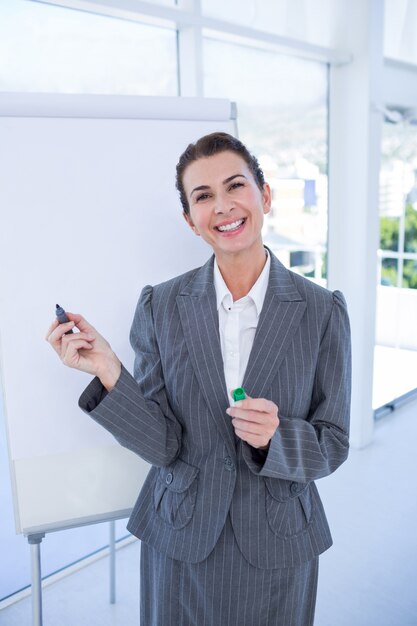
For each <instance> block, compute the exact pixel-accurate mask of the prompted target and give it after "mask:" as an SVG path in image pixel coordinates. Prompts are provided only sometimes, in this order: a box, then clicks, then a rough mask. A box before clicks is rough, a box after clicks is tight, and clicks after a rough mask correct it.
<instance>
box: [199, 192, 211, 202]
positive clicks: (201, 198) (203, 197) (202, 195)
mask: <svg viewBox="0 0 417 626" xmlns="http://www.w3.org/2000/svg"><path fill="white" fill-rule="evenodd" d="M208 197H209V195H208V193H201V194H200V195H199V196H197V198H196V202H200V200H206V198H208Z"/></svg>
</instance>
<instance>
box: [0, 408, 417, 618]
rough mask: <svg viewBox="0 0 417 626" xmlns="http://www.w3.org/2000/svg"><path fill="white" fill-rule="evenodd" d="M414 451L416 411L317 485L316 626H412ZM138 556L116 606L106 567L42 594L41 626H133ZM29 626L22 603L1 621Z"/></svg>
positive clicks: (124, 561) (415, 589) (403, 412)
mask: <svg viewBox="0 0 417 626" xmlns="http://www.w3.org/2000/svg"><path fill="white" fill-rule="evenodd" d="M416 441H417V403H415V402H414V403H409V404H407V405H405V406H403V407H402V408H400V409H398V410H397V411H395V412H394V413H393V414H392V415H390V416H388V417H385V418H383V419H382V420H380V421H379V422H378V423H377V424H376V430H375V439H374V442H373V444H372V445H371V446H369V447H367V448H365V449H363V450H352V451H351V454H350V457H349V460H348V461H347V462H346V463H345V464H344V465H343V466H342V467H341V468H339V470H338V471H337V472H336V473H335V474H333V475H332V476H329V477H327V478H325V479H323V480H320V481H319V482H318V483H317V484H318V487H319V490H320V493H321V495H322V498H323V501H324V504H325V508H326V511H327V514H328V518H329V522H330V526H331V528H332V533H333V539H334V546H333V547H332V548H331V549H330V550H328V551H327V552H326V553H325V554H323V555H322V557H321V559H320V577H319V591H318V600H317V611H316V621H315V626H416V625H417V586H416V580H417V533H416V526H417V497H416V495H417V492H416V486H415V478H416V476H417V460H416V459H417V457H416V454H415V442H416ZM139 552H140V544H139V542H135V543H133V544H130V545H129V546H127V547H124V548H121V549H119V550H118V552H117V603H116V604H115V605H110V604H109V601H108V584H109V576H108V568H109V564H108V559H107V558H103V559H100V560H98V561H96V562H95V563H94V564H92V565H89V566H87V567H84V568H82V569H81V570H79V571H78V572H77V573H75V574H72V575H69V576H66V577H65V578H63V579H62V580H60V581H59V582H57V583H54V584H53V585H50V586H48V587H46V589H45V590H44V593H43V618H44V619H43V624H44V626H94V624H97V625H100V626H116V625H117V626H130V625H136V626H138V624H139V599H138V586H139ZM31 623H32V622H31V604H30V598H25V599H23V600H21V601H19V602H17V603H15V604H13V605H11V606H9V607H7V608H4V609H3V610H1V611H0V625H1V626H30V624H31ZM142 626H146V625H142ZM178 626H181V625H180V624H179V625H178ZM198 626H200V625H198ZM211 626H227V625H226V624H225V625H217V624H216V625H211ZM283 626H285V625H284V624H283Z"/></svg>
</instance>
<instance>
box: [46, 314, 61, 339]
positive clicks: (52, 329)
mask: <svg viewBox="0 0 417 626" xmlns="http://www.w3.org/2000/svg"><path fill="white" fill-rule="evenodd" d="M57 326H59V322H58V320H57V319H55V320H54V321H53V322H52V324H51V325H50V327H49V328H48V331H47V333H46V335H45V339H46V341H48V340H49V336H50V335H51V333H52V331H54V330H55V328H57Z"/></svg>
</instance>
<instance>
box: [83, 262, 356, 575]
mask: <svg viewBox="0 0 417 626" xmlns="http://www.w3.org/2000/svg"><path fill="white" fill-rule="evenodd" d="M131 343H132V347H133V348H134V350H135V354H136V359H135V368H134V377H132V376H131V375H130V374H129V373H128V372H127V371H126V369H125V368H122V373H121V376H120V379H119V381H118V382H117V384H116V386H115V387H114V388H113V389H112V391H111V392H110V393H107V392H105V390H103V388H102V386H101V383H100V381H98V380H97V379H94V380H93V381H92V383H91V384H90V385H89V387H87V389H86V390H85V392H84V393H83V394H82V396H81V398H80V406H81V408H83V409H84V410H85V411H86V412H88V413H89V414H90V416H91V417H93V418H94V419H95V420H96V421H97V422H99V423H100V424H102V425H103V426H104V427H105V428H107V429H108V430H109V431H110V432H111V433H112V434H113V435H114V436H115V437H116V439H117V440H118V441H119V442H120V443H121V444H122V445H124V446H126V447H128V448H130V449H131V450H133V451H134V452H136V453H137V454H139V455H141V456H142V457H143V458H145V459H146V460H147V461H149V462H150V463H151V464H152V465H153V467H152V468H151V470H150V473H149V475H148V477H147V479H146V481H145V484H144V486H143V489H142V491H141V494H140V496H139V499H138V501H137V503H136V505H135V507H134V510H133V513H132V515H131V518H130V520H129V524H128V528H129V530H130V531H131V532H132V533H133V534H135V535H136V536H138V537H140V538H141V539H142V540H143V541H144V542H146V543H147V544H148V545H149V546H152V547H153V548H154V549H155V550H156V551H158V552H160V553H162V554H164V555H167V556H168V557H171V558H172V559H177V560H180V561H184V562H188V563H200V562H202V561H204V560H205V559H206V558H207V557H208V555H209V554H210V553H211V552H212V550H213V549H214V547H215V546H216V543H217V542H218V540H219V537H220V535H221V533H222V531H223V529H224V526H225V522H226V518H227V516H228V515H229V514H230V520H231V524H232V526H233V532H234V536H235V538H236V542H237V545H238V546H239V550H240V551H241V553H242V554H243V555H244V557H245V559H246V560H247V561H248V562H249V563H250V564H251V565H252V566H254V567H257V568H260V569H265V570H272V569H276V568H292V567H297V566H299V565H301V564H303V563H306V562H308V561H311V560H312V559H313V558H314V557H316V556H317V555H318V554H320V553H322V552H323V551H324V550H326V549H327V548H328V547H329V546H330V545H331V543H332V540H331V535H330V531H329V528H328V525H327V521H326V517H325V514H324V511H323V507H322V504H321V501H320V498H319V495H318V492H317V489H316V487H315V484H314V480H315V479H317V478H321V477H323V476H326V475H328V474H330V473H331V472H333V471H334V470H335V469H336V468H337V467H338V466H339V465H340V464H341V463H342V462H343V461H344V460H345V459H346V457H347V453H348V424H349V401H350V339H349V323H348V318H347V312H346V305H345V302H344V299H343V296H342V294H340V293H339V292H334V293H333V294H332V293H330V292H329V291H327V290H325V289H323V288H321V287H318V286H317V285H314V284H313V283H311V282H309V281H307V280H306V279H304V278H302V277H300V276H298V275H296V274H293V273H292V272H289V271H288V270H287V269H285V268H284V266H283V265H282V264H281V263H280V262H279V261H278V260H277V259H276V257H274V255H273V254H272V253H271V270H270V276H269V284H268V290H267V293H266V296H265V301H264V305H263V309H262V312H261V315H260V318H259V323H258V328H257V331H256V335H255V340H254V344H253V348H252V351H251V354H250V357H249V363H248V367H247V370H246V374H245V378H244V381H243V384H244V386H245V388H246V389H247V391H248V393H249V395H250V396H252V397H265V398H269V399H271V400H273V401H274V402H276V404H278V406H279V414H280V418H281V422H280V425H279V428H278V429H277V431H276V434H275V435H274V437H273V439H272V440H271V443H270V448H269V451H268V453H267V454H266V455H264V456H262V455H261V454H260V453H259V452H257V451H255V450H254V449H253V448H251V447H250V446H249V445H247V444H246V443H243V442H242V441H241V440H239V439H238V438H237V437H236V436H235V434H234V430H233V426H232V424H231V419H230V417H229V416H228V415H227V414H226V408H227V406H228V404H229V403H228V399H227V392H226V384H225V380H224V373H223V363H222V357H221V350H220V339H219V328H218V317H217V310H216V297H215V290H214V285H213V258H212V259H210V260H209V261H208V262H207V263H206V264H205V265H204V266H203V267H202V268H199V269H197V270H193V271H191V272H188V273H187V274H184V275H182V276H179V277H177V278H175V279H172V280H170V281H168V282H166V283H163V284H161V285H157V286H155V287H153V288H152V287H150V286H148V287H145V288H144V290H143V291H142V294H141V297H140V299H139V303H138V306H137V309H136V313H135V318H134V322H133V325H132V330H131Z"/></svg>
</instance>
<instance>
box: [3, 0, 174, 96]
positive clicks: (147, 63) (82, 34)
mask: <svg viewBox="0 0 417 626" xmlns="http://www.w3.org/2000/svg"><path fill="white" fill-rule="evenodd" d="M150 50H152V53H151V54H150V52H149V51H150ZM0 58H1V59H2V63H1V65H0V91H9V92H10V91H12V92H13V91H19V92H23V91H31V92H55V93H89V94H132V95H142V96H146V95H155V96H176V95H177V91H178V88H177V82H178V81H177V54H176V31H175V30H174V28H172V29H171V30H170V29H167V28H159V27H155V26H149V25H145V24H140V23H138V22H136V21H135V22H133V21H126V20H122V19H116V18H112V17H106V16H101V15H95V14H92V13H87V12H83V11H74V10H71V9H65V8H62V7H56V6H52V5H47V4H41V3H36V2H28V1H27V0H13V2H3V3H0Z"/></svg>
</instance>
